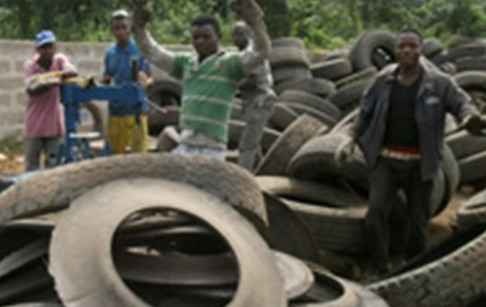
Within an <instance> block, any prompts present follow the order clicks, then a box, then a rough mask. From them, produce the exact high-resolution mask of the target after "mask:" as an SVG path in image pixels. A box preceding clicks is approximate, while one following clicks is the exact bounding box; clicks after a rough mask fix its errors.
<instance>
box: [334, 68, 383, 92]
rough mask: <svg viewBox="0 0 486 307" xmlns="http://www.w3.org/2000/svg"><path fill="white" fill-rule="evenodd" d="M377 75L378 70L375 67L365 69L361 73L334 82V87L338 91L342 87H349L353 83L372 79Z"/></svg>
mask: <svg viewBox="0 0 486 307" xmlns="http://www.w3.org/2000/svg"><path fill="white" fill-rule="evenodd" d="M377 73H378V70H377V69H376V67H374V66H372V67H369V68H366V69H364V70H362V71H358V72H356V73H354V74H352V75H349V76H347V77H344V78H342V79H339V80H337V81H336V82H334V84H335V85H336V88H337V89H340V88H341V87H343V86H346V85H349V84H351V83H353V82H357V81H361V80H367V79H373V78H374V77H375V76H376V74H377Z"/></svg>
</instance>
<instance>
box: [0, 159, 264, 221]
mask: <svg viewBox="0 0 486 307" xmlns="http://www.w3.org/2000/svg"><path fill="white" fill-rule="evenodd" d="M138 177H145V178H164V179H168V180H173V181H176V182H183V183H187V184H191V185H193V186H196V187H198V188H200V189H202V190H205V191H207V192H208V193H211V194H213V195H216V196H218V197H219V198H221V199H222V200H223V201H225V202H226V203H229V204H231V205H232V206H237V207H242V208H246V209H243V210H247V211H249V212H252V214H253V215H255V216H257V217H259V218H260V219H262V220H263V221H265V223H266V221H267V215H266V212H265V204H264V201H263V197H262V195H261V192H260V189H259V188H258V185H257V184H256V182H255V180H254V178H253V176H252V175H251V174H250V173H248V172H246V171H245V170H243V169H242V168H240V167H238V166H236V165H232V164H230V163H226V162H220V161H216V160H214V159H207V158H203V157H184V156H180V155H173V154H159V153H157V154H132V155H128V156H126V155H122V156H113V157H108V158H98V159H93V160H86V161H81V162H78V163H75V164H70V165H66V166H61V167H57V168H54V169H50V170H46V171H43V172H41V173H39V174H38V175H36V176H34V177H31V178H29V179H26V180H24V181H22V182H19V183H16V184H15V186H13V187H12V188H10V189H9V190H8V191H5V192H4V193H2V194H1V195H0V224H2V223H4V222H6V221H8V220H11V219H14V218H19V217H27V216H34V215H38V214H41V213H43V212H50V211H55V210H58V209H62V208H66V207H69V205H70V203H71V201H72V200H73V199H75V198H77V197H78V196H80V195H82V194H83V193H85V192H86V191H89V190H90V189H93V188H95V187H96V186H98V185H101V184H103V183H105V182H108V181H112V180H116V179H120V178H138Z"/></svg>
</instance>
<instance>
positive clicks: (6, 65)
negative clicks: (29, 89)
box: [0, 60, 11, 75]
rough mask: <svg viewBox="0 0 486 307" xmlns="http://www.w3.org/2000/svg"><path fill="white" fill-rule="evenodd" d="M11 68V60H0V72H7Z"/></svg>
mask: <svg viewBox="0 0 486 307" xmlns="http://www.w3.org/2000/svg"><path fill="white" fill-rule="evenodd" d="M10 70H11V64H10V61H9V60H0V74H2V75H3V74H7V73H9V72H10Z"/></svg>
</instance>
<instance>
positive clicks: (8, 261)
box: [0, 238, 49, 280]
mask: <svg viewBox="0 0 486 307" xmlns="http://www.w3.org/2000/svg"><path fill="white" fill-rule="evenodd" d="M48 247H49V239H47V238H43V239H39V240H37V241H34V242H33V243H30V244H28V245H26V246H24V247H22V248H20V249H19V250H16V251H14V252H12V253H11V254H10V255H8V256H7V257H5V258H3V259H2V260H1V261H0V279H2V280H5V278H8V276H9V275H13V274H15V273H16V272H18V271H20V270H22V269H23V268H24V269H25V268H26V267H28V266H29V265H30V264H32V263H35V262H39V261H40V260H41V259H42V258H46V257H45V256H47V250H48ZM44 260H47V259H44Z"/></svg>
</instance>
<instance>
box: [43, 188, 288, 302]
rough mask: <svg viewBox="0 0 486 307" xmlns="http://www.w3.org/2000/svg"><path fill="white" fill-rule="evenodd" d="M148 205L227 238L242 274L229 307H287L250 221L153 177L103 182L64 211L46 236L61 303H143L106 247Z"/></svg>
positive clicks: (200, 194)
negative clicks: (190, 217) (123, 224)
mask: <svg viewBox="0 0 486 307" xmlns="http://www.w3.org/2000/svg"><path fill="white" fill-rule="evenodd" d="M154 208H164V209H168V210H175V211H182V212H185V213H188V214H190V215H193V216H196V217H197V218H199V219H201V220H202V221H204V222H205V223H206V224H208V225H211V227H212V228H213V229H214V230H216V231H217V232H218V233H220V234H221V235H222V236H223V238H224V239H225V240H226V241H227V243H228V245H229V247H230V248H231V249H232V251H233V253H234V254H235V256H236V258H237V259H238V264H239V272H240V279H239V283H238V290H237V292H236V294H235V296H234V298H233V301H232V302H231V305H232V306H233V305H234V306H262V307H263V306H286V299H285V292H284V287H283V281H282V278H281V277H280V275H279V274H280V272H279V271H278V269H277V267H276V265H275V258H274V256H273V254H272V253H271V252H270V250H269V249H268V247H267V246H266V244H265V243H264V242H263V241H262V240H261V239H260V237H259V235H258V234H257V233H256V232H255V230H254V229H253V227H251V226H250V224H248V223H247V222H246V221H245V220H244V219H243V218H242V217H241V216H240V215H238V214H237V213H236V212H235V211H233V210H231V209H230V208H228V207H227V206H226V205H225V204H224V203H223V202H222V201H221V200H220V199H218V198H216V197H214V196H212V195H210V194H207V193H205V192H202V191H200V190H197V189H195V188H193V187H191V186H188V185H184V184H180V183H174V182H170V181H165V180H155V179H131V180H120V181H115V182H111V183H107V184H105V185H102V186H100V187H98V188H96V189H94V190H92V191H90V192H87V193H85V194H84V195H82V196H81V197H80V198H78V199H76V200H75V201H74V203H73V205H72V207H71V208H70V209H69V210H68V211H66V212H65V214H63V216H62V218H61V219H60V220H59V221H58V224H57V225H56V229H55V230H54V232H53V235H52V241H51V246H50V259H51V265H50V273H51V274H52V275H53V276H54V280H55V284H56V289H57V291H58V293H59V296H60V297H61V299H62V301H63V303H64V304H66V305H79V306H148V305H147V304H146V303H145V302H143V301H142V300H141V299H140V298H138V297H136V296H135V295H134V294H133V293H132V292H131V291H130V290H129V289H128V287H127V286H126V285H125V284H124V283H123V281H122V280H121V279H120V277H119V276H118V274H117V272H116V269H115V267H114V265H113V259H112V257H111V253H110V250H111V240H112V237H113V235H114V233H115V231H116V228H117V226H118V225H119V224H120V223H121V222H122V221H123V220H124V219H125V218H126V217H127V216H129V215H130V214H131V213H134V212H137V211H141V210H146V209H154ZM94 217H97V218H94ZM80 242H84V243H83V244H80ZM86 247H90V248H86ZM93 289H96V291H92V290H93Z"/></svg>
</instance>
